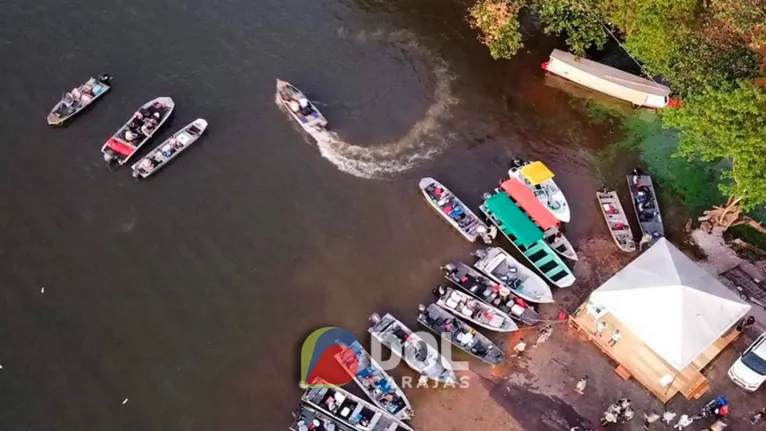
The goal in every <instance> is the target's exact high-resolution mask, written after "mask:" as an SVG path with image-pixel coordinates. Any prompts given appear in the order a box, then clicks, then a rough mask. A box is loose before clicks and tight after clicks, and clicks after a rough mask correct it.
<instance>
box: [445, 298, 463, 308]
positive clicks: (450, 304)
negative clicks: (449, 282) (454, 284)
mask: <svg viewBox="0 0 766 431" xmlns="http://www.w3.org/2000/svg"><path fill="white" fill-rule="evenodd" d="M458 304H460V301H455V300H454V299H452V298H447V300H446V301H444V305H446V306H447V308H450V309H452V310H456V309H457V306H458Z"/></svg>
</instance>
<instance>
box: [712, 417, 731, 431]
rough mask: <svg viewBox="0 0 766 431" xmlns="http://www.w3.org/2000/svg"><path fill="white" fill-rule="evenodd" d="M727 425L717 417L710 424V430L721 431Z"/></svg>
mask: <svg viewBox="0 0 766 431" xmlns="http://www.w3.org/2000/svg"><path fill="white" fill-rule="evenodd" d="M727 426H729V425H728V424H727V423H726V422H724V421H722V420H721V419H718V420H717V421H715V423H714V424H713V425H710V431H723V429H724V428H726V427H727Z"/></svg>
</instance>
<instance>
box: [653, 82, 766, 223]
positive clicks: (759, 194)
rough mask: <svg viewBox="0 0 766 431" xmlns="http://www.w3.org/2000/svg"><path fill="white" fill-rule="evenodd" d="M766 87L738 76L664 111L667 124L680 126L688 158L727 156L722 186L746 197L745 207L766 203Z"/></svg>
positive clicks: (682, 149)
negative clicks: (724, 180)
mask: <svg viewBox="0 0 766 431" xmlns="http://www.w3.org/2000/svg"><path fill="white" fill-rule="evenodd" d="M763 112H766V89H764V87H762V86H756V85H753V82H752V81H746V80H738V81H736V82H735V83H730V84H724V85H722V86H720V87H719V88H713V87H704V88H702V89H701V90H697V91H694V92H692V93H690V94H689V96H688V97H687V98H686V99H685V100H684V106H683V107H682V108H680V109H671V110H668V111H664V112H663V122H664V126H665V127H668V128H676V129H678V130H679V131H680V143H679V153H680V154H681V155H683V156H685V157H687V158H688V159H691V160H694V159H697V158H700V159H702V160H705V161H715V160H722V159H723V160H727V161H729V162H730V163H731V168H730V169H728V170H726V171H724V174H723V177H724V178H726V179H728V180H729V181H727V182H725V183H724V184H722V185H721V186H720V189H721V191H722V192H723V193H726V194H727V195H730V196H738V197H741V198H743V199H744V204H745V208H746V209H752V208H754V207H761V206H763V205H766V157H764V155H766V117H765V116H764V115H763Z"/></svg>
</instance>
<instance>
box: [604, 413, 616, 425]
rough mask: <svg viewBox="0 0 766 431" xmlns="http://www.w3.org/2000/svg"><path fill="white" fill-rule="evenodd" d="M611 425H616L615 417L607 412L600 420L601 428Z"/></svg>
mask: <svg viewBox="0 0 766 431" xmlns="http://www.w3.org/2000/svg"><path fill="white" fill-rule="evenodd" d="M613 423H617V415H615V414H614V413H612V412H611V411H609V410H607V411H605V412H604V416H603V417H602V418H601V426H605V427H606V426H609V425H611V424H613Z"/></svg>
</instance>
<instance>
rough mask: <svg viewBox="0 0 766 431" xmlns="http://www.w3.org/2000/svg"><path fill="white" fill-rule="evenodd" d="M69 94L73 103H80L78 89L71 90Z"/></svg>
mask: <svg viewBox="0 0 766 431" xmlns="http://www.w3.org/2000/svg"><path fill="white" fill-rule="evenodd" d="M70 94H71V95H72V100H74V102H75V103H80V98H81V97H82V93H81V92H80V89H79V88H73V89H72V92H71V93H70Z"/></svg>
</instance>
